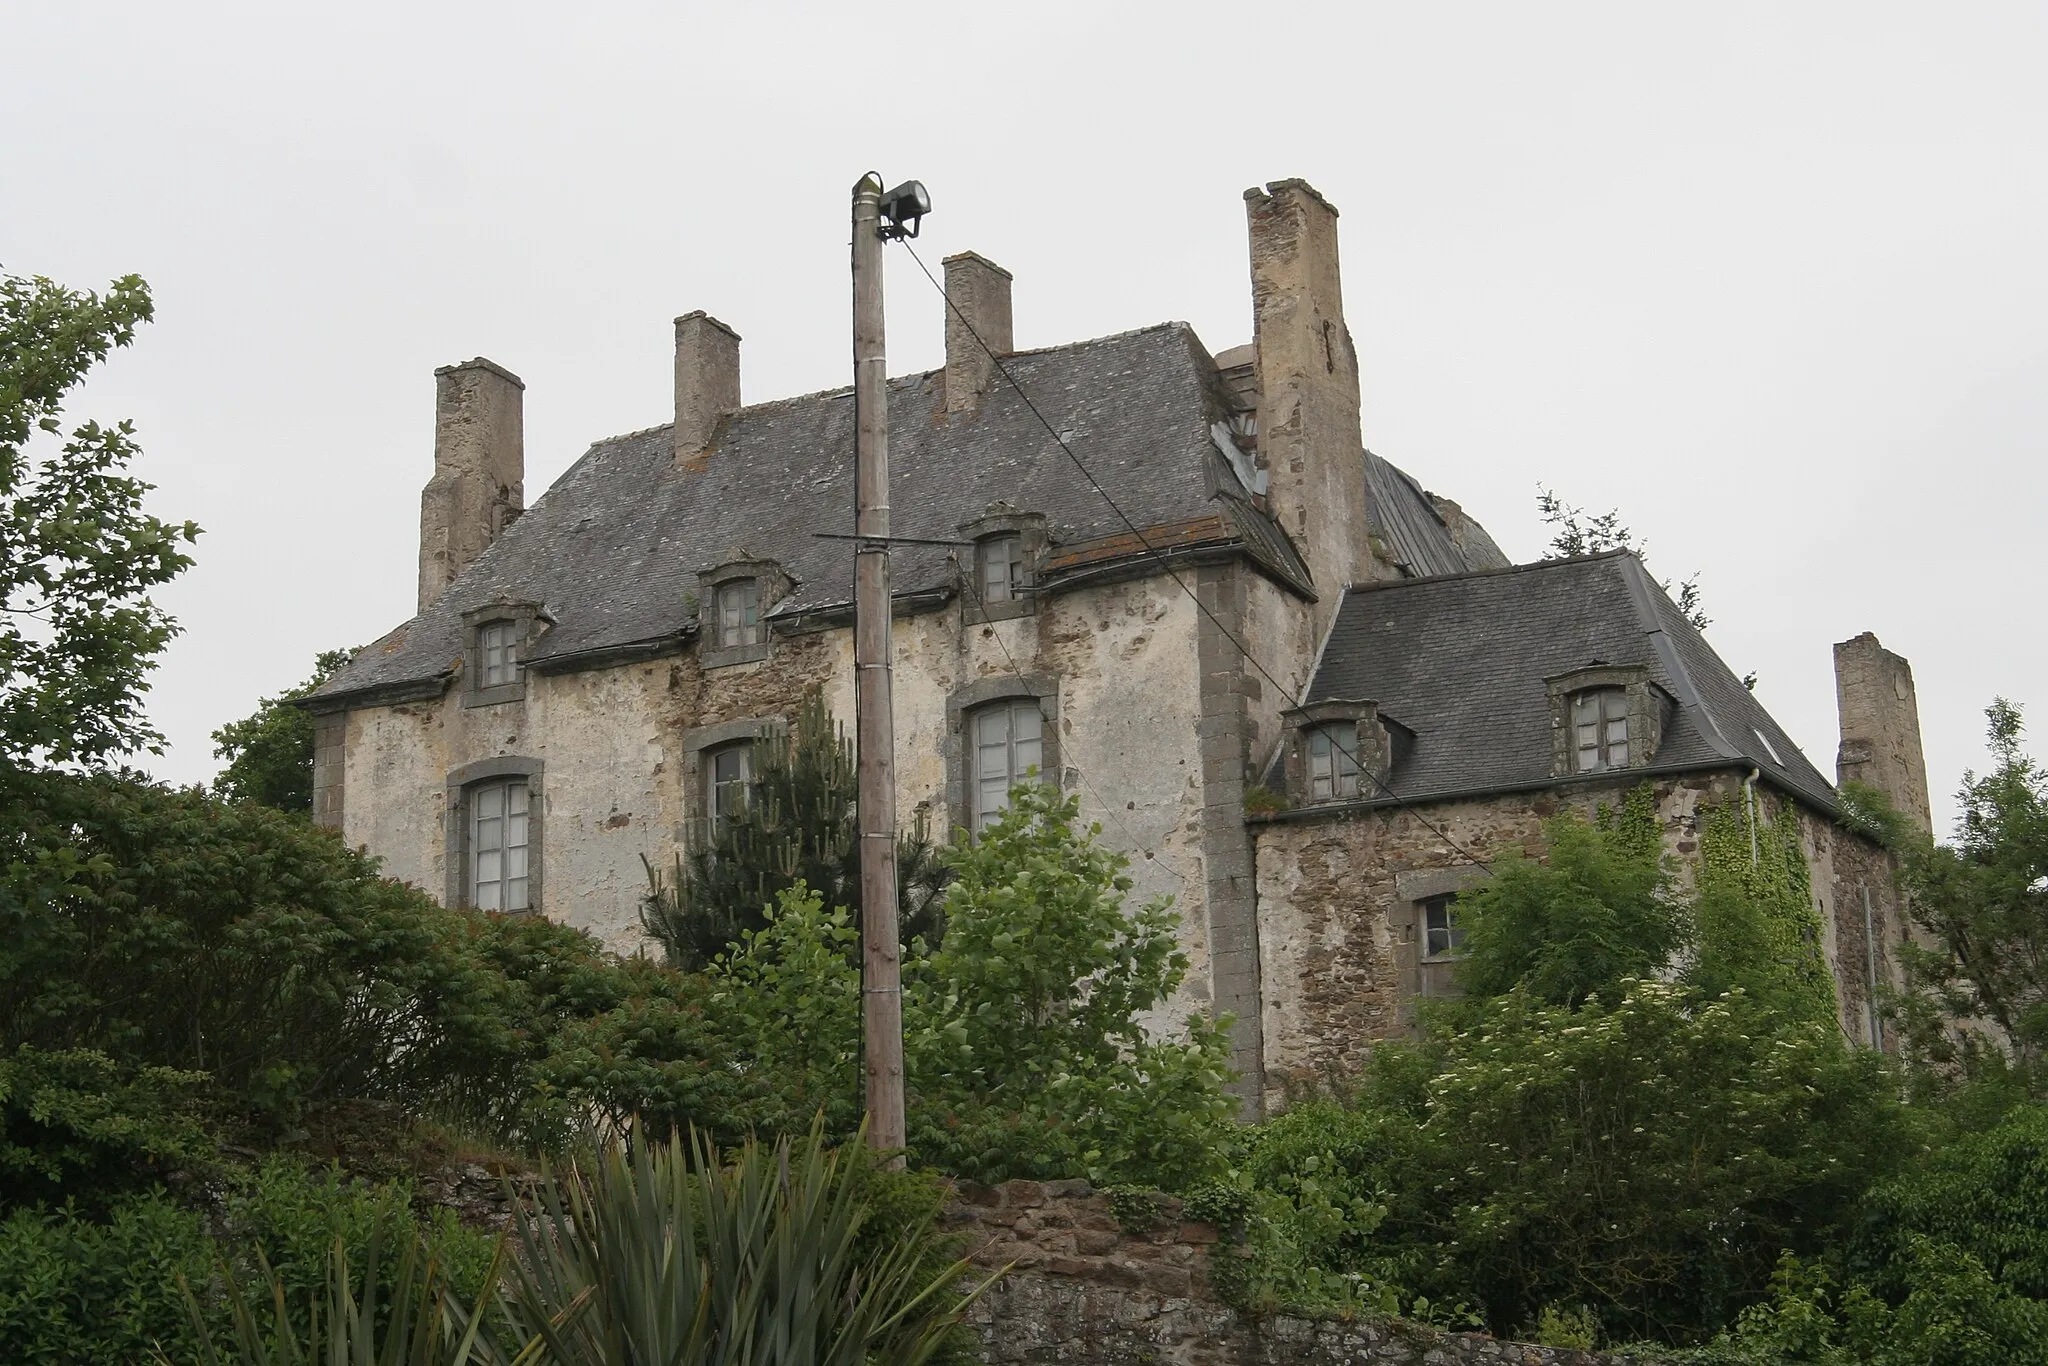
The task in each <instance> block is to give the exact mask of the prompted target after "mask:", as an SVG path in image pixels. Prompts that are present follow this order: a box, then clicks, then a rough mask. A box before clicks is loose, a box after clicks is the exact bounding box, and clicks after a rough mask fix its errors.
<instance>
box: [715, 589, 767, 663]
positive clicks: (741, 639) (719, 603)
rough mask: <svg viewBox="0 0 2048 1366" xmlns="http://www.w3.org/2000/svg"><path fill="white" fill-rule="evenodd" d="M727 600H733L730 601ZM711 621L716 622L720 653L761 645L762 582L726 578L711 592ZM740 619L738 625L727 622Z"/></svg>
mask: <svg viewBox="0 0 2048 1366" xmlns="http://www.w3.org/2000/svg"><path fill="white" fill-rule="evenodd" d="M728 599H731V601H730V602H728ZM711 613H712V620H713V621H715V622H716V623H717V627H716V629H717V632H718V640H717V643H716V645H715V647H714V648H716V649H719V650H744V649H746V648H747V647H748V646H749V645H759V644H760V643H761V581H760V580H759V579H754V578H745V577H741V578H733V579H727V580H725V581H724V582H723V583H720V584H719V585H718V586H717V587H715V588H713V589H712V590H711ZM732 616H737V617H738V618H739V620H738V621H737V622H734V621H729V620H727V618H728V617H732Z"/></svg>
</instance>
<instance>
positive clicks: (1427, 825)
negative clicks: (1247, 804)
mask: <svg viewBox="0 0 2048 1366" xmlns="http://www.w3.org/2000/svg"><path fill="white" fill-rule="evenodd" d="M898 240H899V242H900V244H901V246H902V247H903V250H904V251H906V252H908V253H909V254H910V259H911V260H912V261H914V262H916V263H917V268H918V271H919V272H920V273H921V274H922V275H923V276H924V278H925V280H926V281H927V282H928V283H929V284H930V285H931V287H932V288H933V289H935V290H937V291H938V294H939V297H940V298H941V299H944V300H945V301H946V307H947V309H948V310H949V311H951V313H952V314H953V316H954V317H956V318H958V319H959V320H960V325H961V326H962V327H964V328H966V329H967V335H968V336H970V337H972V338H974V344H975V345H976V346H979V347H980V348H981V349H982V352H983V353H984V354H985V355H987V356H988V358H989V361H990V363H991V364H993V365H994V366H995V368H996V373H998V374H1000V375H1001V376H1002V377H1003V379H1004V380H1005V381H1007V382H1008V384H1009V386H1010V387H1011V388H1012V389H1014V390H1016V391H1017V397H1018V398H1020V399H1022V400H1024V406H1025V407H1026V408H1028V409H1030V410H1031V415H1032V416H1033V417H1035V418H1037V419H1038V425H1039V426H1041V427H1043V428H1045V430H1046V434H1047V435H1048V436H1050V437H1051V438H1052V439H1053V441H1054V442H1055V443H1056V444H1057V445H1058V446H1059V448H1060V450H1061V451H1063V452H1065V454H1066V457H1067V459H1068V460H1070V461H1072V462H1073V466H1074V468H1075V469H1076V470H1079V471H1080V473H1081V477H1082V478H1083V479H1085V480H1087V481H1088V487H1090V488H1092V489H1094V490H1095V492H1096V495H1097V496H1098V497H1100V498H1101V499H1102V501H1103V502H1104V503H1105V504H1107V505H1108V507H1109V510H1110V511H1111V512H1114V513H1115V514H1116V516H1117V520H1118V521H1120V522H1122V523H1123V524H1124V529H1125V530H1127V531H1129V532H1130V533H1131V535H1132V536H1133V537H1135V538H1136V540H1137V542H1138V544H1139V546H1140V547H1142V548H1143V549H1144V551H1145V553H1146V554H1148V555H1150V556H1151V557H1152V558H1153V559H1154V560H1156V561H1157V562H1158V564H1159V568H1160V570H1161V571H1162V572H1164V573H1165V575H1166V576H1167V577H1168V578H1170V579H1172V580H1173V582H1174V586H1175V587H1177V588H1179V589H1180V591H1181V592H1183V593H1185V594H1187V597H1188V601H1190V602H1192V603H1194V605H1195V610H1197V611H1198V612H1200V613H1201V614H1202V615H1203V616H1205V617H1207V618H1208V619H1209V622H1210V624H1211V625H1213V626H1215V628H1216V629H1217V630H1218V631H1221V632H1222V633H1223V637H1224V639H1226V640H1228V641H1229V642H1230V643H1231V644H1232V645H1234V646H1236V647H1237V652H1238V653H1239V654H1240V655H1242V656H1243V657H1244V659H1245V661H1246V662H1247V663H1249V664H1250V665H1251V666H1252V667H1253V668H1254V669H1256V670H1258V672H1259V675H1260V676H1261V677H1262V678H1264V679H1265V680H1266V681H1267V682H1268V683H1270V684H1272V685H1273V687H1274V689H1275V690H1277V691H1278V692H1279V694H1280V695H1281V696H1282V697H1284V698H1286V699H1287V701H1288V702H1289V704H1291V705H1292V706H1295V707H1299V706H1300V705H1301V698H1300V696H1299V694H1297V693H1296V692H1295V691H1294V689H1292V688H1290V687H1288V686H1287V685H1286V684H1285V683H1282V682H1281V681H1280V680H1279V678H1278V677H1276V676H1275V675H1274V673H1273V671H1272V670H1270V669H1268V668H1267V667H1266V666H1265V665H1264V664H1263V663H1261V662H1260V660H1259V657H1258V656H1257V655H1255V654H1253V653H1252V652H1251V649H1250V647H1249V646H1247V645H1246V644H1245V643H1244V642H1243V641H1241V640H1239V639H1238V638H1237V636H1236V635H1235V634H1234V633H1233V632H1232V631H1231V629H1230V628H1229V627H1228V626H1226V625H1224V624H1223V621H1222V619H1221V618H1219V617H1218V616H1217V615H1216V614H1215V612H1213V611H1211V610H1210V609H1209V606H1208V604H1206V603H1204V602H1203V601H1202V599H1201V597H1200V595H1198V594H1197V593H1196V592H1195V590H1194V589H1192V588H1190V587H1188V585H1187V581H1186V580H1184V579H1183V578H1181V576H1180V573H1179V571H1177V570H1176V569H1174V567H1173V564H1172V562H1171V561H1169V560H1168V559H1167V558H1166V556H1165V555H1164V554H1163V553H1161V551H1160V550H1159V549H1158V548H1157V547H1155V546H1154V545H1153V544H1152V543H1151V542H1150V541H1149V540H1147V539H1146V538H1145V533H1144V532H1142V531H1140V530H1139V529H1138V525H1137V523H1135V522H1133V521H1132V520H1131V519H1130V518H1129V517H1128V516H1126V515H1125V513H1124V510H1123V509H1122V508H1121V507H1119V506H1118V505H1117V501H1116V499H1114V498H1112V497H1110V496H1109V490H1108V489H1105V488H1104V487H1102V484H1101V481H1099V480H1098V479H1096V477H1095V475H1094V472H1093V471H1091V470H1090V469H1089V468H1088V466H1087V464H1086V463H1085V462H1083V461H1082V459H1081V457H1080V456H1078V455H1076V454H1075V453H1074V448H1073V447H1072V446H1069V445H1068V444H1067V441H1066V438H1065V437H1063V436H1061V435H1060V433H1059V429H1058V428H1057V427H1055V426H1053V425H1052V423H1051V422H1049V421H1047V420H1046V416H1045V414H1044V413H1042V412H1040V411H1039V410H1038V405H1037V404H1036V403H1034V402H1032V400H1031V395H1030V394H1029V393H1027V392H1025V389H1024V386H1023V385H1021V384H1019V383H1018V382H1017V377H1016V376H1015V375H1013V374H1011V373H1010V368H1009V367H1008V366H1007V365H1004V364H1003V358H1002V357H1001V356H999V355H997V354H996V352H995V350H994V348H993V347H991V346H990V345H989V344H988V343H987V342H986V341H985V340H983V339H982V335H981V333H980V332H979V331H978V330H976V328H975V326H974V322H973V320H972V319H970V318H969V317H968V316H967V315H966V314H965V313H963V312H961V311H960V306H959V305H958V304H956V303H954V302H953V298H952V296H951V295H949V294H947V293H946V287H945V285H943V284H941V283H940V282H939V280H938V277H936V276H934V275H933V274H932V273H931V270H930V268H928V267H927V266H926V265H925V263H924V258H923V257H921V256H919V255H918V254H917V249H916V248H915V247H913V246H911V245H910V243H909V242H907V241H901V239H898ZM1330 744H1331V746H1332V747H1334V748H1335V749H1336V750H1337V751H1338V752H1339V753H1341V754H1342V755H1343V756H1344V757H1345V758H1346V759H1349V760H1350V761H1351V765H1352V767H1353V768H1354V769H1356V770H1357V771H1358V772H1359V773H1361V774H1364V775H1365V776H1366V777H1367V778H1369V779H1371V780H1372V784H1373V786H1375V787H1377V788H1378V789H1379V790H1380V791H1381V792H1383V793H1385V794H1386V796H1387V797H1388V798H1389V799H1391V800H1392V801H1393V802H1394V804H1395V805H1396V806H1398V807H1400V808H1401V809H1402V810H1403V811H1405V812H1407V813H1408V814H1409V815H1410V816H1413V817H1414V818H1415V820H1416V821H1417V822H1418V823H1419V824H1421V826H1422V827H1423V828H1424V829H1425V830H1428V831H1429V832H1430V833H1431V834H1433V835H1435V836H1436V837H1437V838H1438V839H1440V840H1442V841H1443V842H1444V846H1445V847H1446V848H1448V849H1449V850H1450V851H1451V852H1452V853H1454V854H1456V855H1457V856H1458V857H1460V858H1462V859H1464V860H1465V861H1466V862H1467V863H1470V864H1471V865H1472V866H1473V867H1475V868H1477V869H1479V870H1480V871H1481V872H1484V873H1488V874H1491V873H1492V872H1493V865H1491V864H1489V863H1488V862H1486V860H1484V859H1482V858H1480V857H1479V856H1478V855H1476V854H1474V853H1472V852H1471V851H1469V850H1467V849H1466V848H1465V847H1464V846H1463V845H1461V844H1459V843H1458V842H1457V841H1456V840H1454V839H1452V838H1451V836H1450V834H1449V832H1447V831H1446V830H1444V828H1443V827H1442V826H1440V825H1438V824H1436V823H1435V822H1434V821H1432V820H1430V819H1429V817H1427V816H1425V815H1423V814H1422V813H1421V812H1420V811H1418V810H1416V809H1415V808H1414V807H1413V806H1411V805H1410V804H1409V803H1408V801H1407V800H1406V799H1405V798H1403V797H1402V796H1401V794H1399V793H1398V792H1396V791H1394V789H1393V788H1391V787H1389V786H1387V784H1386V782H1385V781H1384V780H1383V779H1382V778H1381V777H1380V776H1379V775H1378V774H1377V773H1374V772H1373V771H1372V770H1371V769H1370V768H1369V767H1367V766H1366V765H1365V764H1363V763H1361V762H1359V758H1358V756H1357V755H1356V754H1354V753H1352V752H1351V750H1349V749H1347V748H1345V746H1344V744H1343V742H1342V741H1340V740H1339V739H1338V738H1337V737H1336V736H1335V735H1332V736H1330Z"/></svg>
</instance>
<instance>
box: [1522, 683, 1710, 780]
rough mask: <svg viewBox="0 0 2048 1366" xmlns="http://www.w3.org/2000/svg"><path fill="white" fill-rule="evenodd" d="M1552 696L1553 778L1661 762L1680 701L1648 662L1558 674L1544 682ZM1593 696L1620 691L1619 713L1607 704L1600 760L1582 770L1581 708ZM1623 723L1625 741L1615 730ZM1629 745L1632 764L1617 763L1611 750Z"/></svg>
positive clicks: (1592, 774)
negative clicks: (1658, 759) (1654, 676)
mask: <svg viewBox="0 0 2048 1366" xmlns="http://www.w3.org/2000/svg"><path fill="white" fill-rule="evenodd" d="M1543 682H1544V685H1545V687H1546V688H1547V689H1548V691H1549V694H1550V729H1551V736H1552V741H1551V763H1550V771H1551V774H1552V776H1554V777H1557V778H1584V779H1598V778H1600V777H1602V776H1604V775H1609V774H1615V773H1623V772H1626V771H1627V770H1629V769H1632V768H1642V767H1644V766H1645V765H1647V764H1649V763H1650V762H1651V761H1652V760H1653V759H1655V758H1656V755H1657V748H1658V746H1659V745H1661V744H1662V743H1663V741H1664V731H1665V728H1666V727H1667V726H1668V725H1669V724H1670V723H1671V719H1672V716H1673V714H1674V713H1675V711H1676V708H1677V703H1676V702H1675V701H1674V700H1673V699H1672V697H1671V695H1670V694H1669V693H1667V692H1666V691H1665V690H1664V689H1663V688H1661V687H1659V686H1658V685H1657V683H1656V682H1655V681H1654V680H1653V679H1651V677H1650V669H1649V666H1648V665H1644V664H1608V663H1605V662H1604V661H1599V660H1596V661H1594V662H1593V663H1591V664H1588V665H1586V666H1585V667H1583V668H1578V669H1572V670H1570V671H1568V672H1566V673H1561V674H1553V675H1551V676H1550V677H1548V678H1546V679H1544V680H1543ZM1592 693H1603V694H1605V693H1619V694H1620V696H1621V699H1622V704H1623V705H1622V706H1621V708H1620V711H1621V714H1620V715H1609V714H1608V710H1607V705H1606V703H1605V702H1604V701H1603V703H1602V711H1601V715H1600V718H1599V727H1600V731H1599V746H1598V748H1599V749H1600V760H1601V762H1600V763H1599V764H1598V765H1597V766H1596V767H1592V768H1581V767H1579V726H1580V724H1581V722H1580V720H1579V704H1580V702H1581V701H1582V700H1583V699H1585V698H1586V697H1587V695H1588V694H1592ZM1617 724H1618V725H1620V726H1621V727H1622V729H1623V731H1624V735H1623V737H1622V738H1619V739H1617V738H1615V737H1614V736H1613V735H1612V734H1611V731H1612V729H1613V727H1614V726H1616V725H1617ZM1623 744H1626V747H1627V755H1628V758H1627V761H1626V762H1625V763H1615V762H1614V756H1613V754H1612V753H1611V751H1612V750H1614V749H1616V748H1620V747H1621V746H1622V745H1623Z"/></svg>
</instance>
